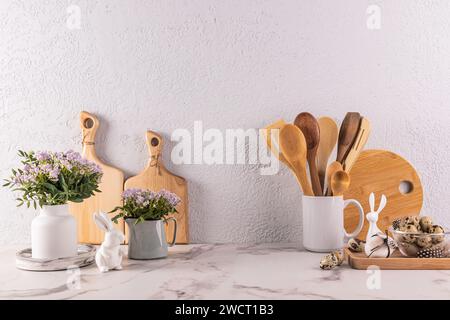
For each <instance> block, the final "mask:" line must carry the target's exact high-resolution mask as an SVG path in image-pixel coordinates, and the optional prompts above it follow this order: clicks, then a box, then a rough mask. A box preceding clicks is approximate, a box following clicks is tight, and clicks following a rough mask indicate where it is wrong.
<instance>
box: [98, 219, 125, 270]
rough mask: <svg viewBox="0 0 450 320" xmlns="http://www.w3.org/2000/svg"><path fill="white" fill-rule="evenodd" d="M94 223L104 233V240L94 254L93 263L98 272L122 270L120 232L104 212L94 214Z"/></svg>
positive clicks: (121, 234) (123, 237)
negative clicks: (95, 264)
mask: <svg viewBox="0 0 450 320" xmlns="http://www.w3.org/2000/svg"><path fill="white" fill-rule="evenodd" d="M94 221H95V223H96V224H97V226H98V227H99V228H100V229H101V230H102V231H104V232H105V240H104V241H103V243H102V245H101V246H100V248H99V249H98V251H97V253H96V254H95V262H96V263H97V267H98V269H99V270H100V272H108V271H109V270H122V252H121V250H120V244H121V243H123V241H124V240H125V236H124V234H123V233H122V232H120V231H119V230H117V229H116V228H114V224H113V222H112V221H111V219H110V218H109V217H108V215H107V214H106V213H104V212H100V213H94Z"/></svg>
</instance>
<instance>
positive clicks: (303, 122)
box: [294, 112, 323, 196]
mask: <svg viewBox="0 0 450 320" xmlns="http://www.w3.org/2000/svg"><path fill="white" fill-rule="evenodd" d="M294 124H295V125H296V126H297V127H298V128H299V129H300V130H301V131H302V133H303V135H304V136H305V140H306V146H307V148H308V151H307V159H308V164H309V173H310V176H311V183H312V188H313V191H314V194H315V195H316V196H323V193H322V187H321V186H320V179H319V172H318V171H317V161H316V156H317V149H318V148H319V142H320V128H319V124H318V123H317V120H316V118H315V117H314V116H313V115H312V114H310V113H308V112H302V113H300V114H298V115H297V117H296V118H295V121H294Z"/></svg>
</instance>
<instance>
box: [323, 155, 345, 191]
mask: <svg viewBox="0 0 450 320" xmlns="http://www.w3.org/2000/svg"><path fill="white" fill-rule="evenodd" d="M337 171H343V169H342V164H341V163H340V162H337V161H334V162H332V163H331V164H330V165H329V166H328V168H327V186H328V189H327V193H326V195H327V196H331V195H332V193H333V192H332V191H333V190H332V189H331V178H332V177H333V175H334V173H335V172H337Z"/></svg>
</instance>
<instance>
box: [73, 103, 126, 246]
mask: <svg viewBox="0 0 450 320" xmlns="http://www.w3.org/2000/svg"><path fill="white" fill-rule="evenodd" d="M80 122H81V130H82V134H83V152H82V156H83V157H84V158H86V159H88V160H90V161H93V162H95V163H97V164H98V165H99V166H100V167H101V168H102V170H103V177H102V181H101V183H100V186H99V190H100V191H101V193H97V194H96V195H95V196H93V197H91V198H89V199H86V200H84V201H83V202H82V203H71V204H70V212H71V213H72V214H73V215H74V216H75V219H76V220H77V223H78V241H79V242H81V243H90V244H101V243H102V242H103V238H104V233H103V232H102V231H100V229H99V228H98V227H97V226H96V225H95V222H94V219H93V217H92V214H93V213H94V212H98V211H103V212H106V213H108V212H110V211H111V210H113V209H114V208H115V207H117V206H120V205H122V193H123V183H124V174H123V172H122V171H120V170H119V169H117V168H114V167H112V166H109V165H107V164H105V163H104V162H103V161H102V160H101V159H100V158H99V157H98V156H97V153H96V151H95V135H96V133H97V130H98V128H99V126H100V122H99V120H98V119H97V118H96V117H95V116H94V115H92V114H90V113H88V112H85V111H83V112H81V114H80ZM112 216H113V215H110V217H112ZM116 227H117V229H118V230H120V231H122V232H124V230H125V229H124V222H123V221H119V223H118V224H117V225H116Z"/></svg>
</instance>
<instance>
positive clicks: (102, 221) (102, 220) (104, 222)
mask: <svg viewBox="0 0 450 320" xmlns="http://www.w3.org/2000/svg"><path fill="white" fill-rule="evenodd" d="M94 221H95V224H96V225H97V227H99V228H100V229H101V230H102V231H105V232H106V231H112V230H113V229H114V226H113V222H112V221H111V219H110V218H109V217H108V215H107V214H106V213H104V212H100V213H96V212H94Z"/></svg>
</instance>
